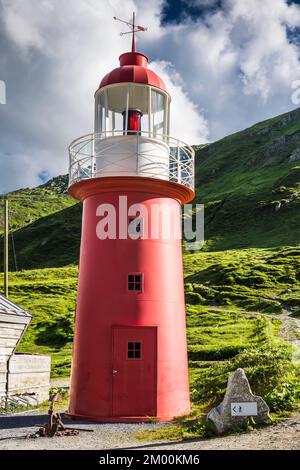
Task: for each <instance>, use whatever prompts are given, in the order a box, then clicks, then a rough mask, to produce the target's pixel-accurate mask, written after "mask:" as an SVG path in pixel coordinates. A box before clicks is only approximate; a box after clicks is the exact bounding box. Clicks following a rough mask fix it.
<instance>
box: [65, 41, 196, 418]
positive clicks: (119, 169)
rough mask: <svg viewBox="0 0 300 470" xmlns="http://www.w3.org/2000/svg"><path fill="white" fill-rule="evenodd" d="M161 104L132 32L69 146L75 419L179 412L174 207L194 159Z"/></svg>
mask: <svg viewBox="0 0 300 470" xmlns="http://www.w3.org/2000/svg"><path fill="white" fill-rule="evenodd" d="M170 101H171V98H170V96H169V94H168V92H167V90H166V87H165V84H164V82H163V81H162V80H161V79H160V78H159V77H158V75H156V74H155V73H154V72H153V71H151V70H149V68H148V59H147V57H146V56H145V55H144V54H141V53H139V52H135V47H134V36H133V48H132V51H131V52H127V53H124V54H122V55H121V56H120V66H119V67H118V68H116V69H114V70H113V71H112V72H110V73H108V74H107V75H106V76H105V77H104V78H103V79H102V81H101V83H100V86H99V88H98V90H97V91H96V93H95V132H94V133H93V134H89V135H87V136H84V137H81V138H79V139H77V140H75V141H74V142H73V143H72V144H71V145H70V148H69V151H70V175H69V193H70V194H71V195H72V196H73V197H74V198H76V199H78V200H80V201H82V203H83V218H82V238H81V248H80V262H79V280H78V296H77V309H76V321H75V338H74V350H73V362H72V380H71V399H70V408H69V415H70V416H73V417H78V418H87V419H92V420H96V421H103V422H105V421H126V422H130V421H144V420H147V419H149V418H151V417H156V418H158V419H160V420H170V419H172V418H174V417H175V416H180V415H185V414H187V413H189V409H190V401H189V384H188V364H187V345H186V326H185V303H184V289H183V268H182V251H181V240H180V238H179V237H176V236H174V233H175V232H176V233H178V231H179V230H180V227H181V214H180V206H181V205H182V204H185V203H187V202H189V201H191V200H192V199H193V197H194V190H193V184H194V152H193V149H192V148H191V147H189V146H188V145H187V144H184V143H182V142H180V141H178V140H177V139H174V138H171V137H170V136H169V119H170ZM124 214H125V216H124ZM153 214H154V216H153ZM169 216H170V217H171V218H172V223H170V225H169V227H171V229H170V230H164V229H162V228H161V227H162V225H163V223H164V222H166V219H168V217H169ZM124 220H125V228H124ZM162 232H164V233H162ZM132 234H133V236H131V235H132Z"/></svg>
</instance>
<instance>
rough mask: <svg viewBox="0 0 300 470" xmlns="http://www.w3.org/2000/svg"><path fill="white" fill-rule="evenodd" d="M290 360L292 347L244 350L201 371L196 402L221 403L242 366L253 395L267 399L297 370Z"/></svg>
mask: <svg viewBox="0 0 300 470" xmlns="http://www.w3.org/2000/svg"><path fill="white" fill-rule="evenodd" d="M290 359H291V348H289V347H284V346H280V347H277V348H275V347H272V348H269V349H266V348H251V349H244V350H243V351H241V352H240V353H239V354H237V355H236V356H235V357H233V358H232V359H230V360H228V361H224V362H220V363H218V364H213V365H211V366H210V367H209V368H207V369H205V370H201V372H200V375H199V377H198V379H197V380H196V381H195V384H194V388H193V389H192V393H191V396H192V400H193V401H195V402H200V401H203V400H204V401H207V400H213V401H214V402H218V401H220V400H221V399H222V398H223V395H224V393H225V390H226V385H227V380H228V377H229V375H230V374H231V373H232V372H233V371H235V370H236V369H238V368H239V367H241V368H243V369H244V370H245V373H246V375H247V377H248V379H249V383H250V385H251V388H252V391H253V393H256V394H258V395H261V396H263V397H266V396H267V394H269V393H271V392H272V391H273V390H274V389H275V388H276V387H278V386H280V385H282V384H283V383H284V382H285V381H286V377H287V375H288V374H289V373H290V372H291V371H292V368H293V365H292V363H291V361H290Z"/></svg>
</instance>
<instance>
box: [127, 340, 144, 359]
mask: <svg viewBox="0 0 300 470" xmlns="http://www.w3.org/2000/svg"><path fill="white" fill-rule="evenodd" d="M131 343H133V348H132V349H130V348H129V344H131ZM136 344H139V348H136ZM130 351H131V352H132V353H133V357H129V352H130ZM137 351H139V354H140V356H139V357H136V356H135V353H136V352H137ZM142 351H143V345H142V341H135V340H133V341H132V340H131V341H127V355H126V357H127V360H128V361H141V360H142V358H143V354H142Z"/></svg>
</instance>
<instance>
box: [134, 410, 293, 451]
mask: <svg viewBox="0 0 300 470" xmlns="http://www.w3.org/2000/svg"><path fill="white" fill-rule="evenodd" d="M135 448H137V447H135ZM139 449H152V450H154V449H157V450H164V449H165V450H175V449H176V450H300V413H297V414H295V415H294V416H293V417H292V418H290V419H288V420H286V421H284V422H282V423H280V424H275V425H272V426H268V427H266V428H261V429H258V430H256V431H253V432H250V433H244V434H239V435H236V436H224V437H217V438H213V439H196V440H190V441H185V442H179V443H175V442H174V443H159V444H157V443H156V444H153V443H152V445H151V446H149V445H140V447H139Z"/></svg>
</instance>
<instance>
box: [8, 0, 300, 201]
mask: <svg viewBox="0 0 300 470" xmlns="http://www.w3.org/2000/svg"><path fill="white" fill-rule="evenodd" d="M195 3H198V4H200V5H201V4H202V5H206V4H207V3H208V2H207V1H206V0H205V1H203V0H202V1H201V0H195ZM213 3H214V4H215V3H216V2H213ZM162 6H163V0H149V1H147V2H145V1H144V0H135V1H134V0H127V1H126V2H124V1H123V0H51V1H50V0H26V2H25V1H24V0H0V26H2V27H1V28H0V75H1V76H0V79H1V80H4V81H5V82H6V85H7V104H6V105H5V106H1V107H0V120H1V128H0V129H1V132H0V149H1V150H0V162H1V163H0V165H1V166H0V169H1V172H0V192H3V191H7V190H8V189H12V188H15V187H20V186H27V185H31V184H36V182H37V174H38V173H39V172H41V171H46V172H47V173H49V174H50V175H51V176H54V175H56V174H58V173H62V172H66V171H67V145H68V143H69V142H70V141H71V140H73V138H75V137H78V136H80V135H82V134H85V133H87V132H90V131H92V127H93V92H94V90H95V89H96V88H97V87H98V85H99V82H100V80H101V78H102V77H103V76H104V75H105V74H106V73H107V71H109V70H111V69H113V68H114V67H116V66H117V59H118V56H119V55H120V53H121V52H123V51H125V50H128V49H129V48H130V35H128V36H123V37H120V36H119V32H121V31H124V30H125V29H126V28H124V26H123V25H122V24H119V23H117V22H113V20H112V16H114V15H116V16H119V17H121V18H130V17H131V15H132V11H133V10H135V11H136V12H137V19H138V23H141V24H142V25H144V26H148V31H147V32H146V33H141V34H140V35H139V36H140V39H139V43H138V44H139V47H140V48H141V50H142V51H143V52H145V53H146V54H148V55H149V57H150V60H151V59H152V61H153V62H152V63H151V66H152V67H153V68H154V69H155V70H156V71H157V72H158V73H159V74H160V75H161V76H162V78H163V79H164V80H165V81H166V83H167V85H168V88H169V91H170V93H171V94H172V97H173V102H172V134H174V135H175V136H176V137H179V138H180V139H182V140H185V141H187V142H188V143H199V142H201V141H204V140H205V139H206V138H207V137H209V138H210V139H212V140H214V139H216V138H220V137H222V136H223V135H226V134H228V133H231V132H234V131H236V130H239V129H241V128H243V127H247V126H249V125H250V124H252V123H254V122H256V121H258V120H262V119H265V118H268V117H271V116H272V115H276V114H280V113H282V112H285V111H288V110H289V109H291V108H292V107H293V104H292V102H291V94H292V92H291V84H292V82H293V81H294V80H297V79H299V78H300V69H299V59H298V56H299V49H298V48H297V46H296V44H293V43H291V42H290V40H289V38H288V35H287V32H288V30H291V29H294V28H297V27H300V7H299V6H297V5H288V4H287V2H286V1H285V0H264V1H263V2H261V0H247V1H244V0H224V1H223V8H222V9H221V10H218V11H215V10H212V11H210V10H205V11H206V14H205V17H204V18H203V17H202V18H198V19H197V20H195V19H192V18H188V17H186V18H185V20H184V22H183V23H181V24H179V25H174V24H171V25H164V26H161V24H160V12H161V9H162ZM170 64H172V65H170ZM208 131H209V133H208ZM1 152H2V153H1ZM7 155H10V156H9V157H7ZM24 155H25V156H26V157H24ZM23 167H24V168H23Z"/></svg>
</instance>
